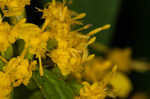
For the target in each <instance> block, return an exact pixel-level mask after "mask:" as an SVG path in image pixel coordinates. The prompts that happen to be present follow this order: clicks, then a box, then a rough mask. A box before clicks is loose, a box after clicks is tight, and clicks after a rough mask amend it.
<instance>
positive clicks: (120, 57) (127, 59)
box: [108, 48, 131, 72]
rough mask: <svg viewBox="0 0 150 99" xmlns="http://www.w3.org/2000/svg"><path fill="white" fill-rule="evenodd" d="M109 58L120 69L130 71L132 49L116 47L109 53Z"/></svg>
mask: <svg viewBox="0 0 150 99" xmlns="http://www.w3.org/2000/svg"><path fill="white" fill-rule="evenodd" d="M108 60H110V61H111V62H113V63H114V64H117V65H118V69H119V70H120V71H123V72H128V71H129V70H130V69H131V49H129V48H126V49H114V50H112V51H111V52H110V53H109V54H108Z"/></svg>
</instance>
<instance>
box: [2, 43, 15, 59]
mask: <svg viewBox="0 0 150 99" xmlns="http://www.w3.org/2000/svg"><path fill="white" fill-rule="evenodd" d="M1 54H2V56H3V57H4V58H5V59H7V60H8V59H10V58H11V57H12V56H13V47H12V45H11V46H10V47H8V48H7V50H6V51H4V52H2V53H1Z"/></svg>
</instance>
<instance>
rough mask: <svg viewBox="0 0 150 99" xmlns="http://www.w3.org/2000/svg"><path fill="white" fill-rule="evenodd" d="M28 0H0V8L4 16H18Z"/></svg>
mask: <svg viewBox="0 0 150 99" xmlns="http://www.w3.org/2000/svg"><path fill="white" fill-rule="evenodd" d="M29 4H30V0H0V8H1V9H2V11H3V13H4V15H5V16H20V15H22V13H23V12H24V10H25V5H29Z"/></svg>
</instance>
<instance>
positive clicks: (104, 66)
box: [82, 57, 113, 82]
mask: <svg viewBox="0 0 150 99" xmlns="http://www.w3.org/2000/svg"><path fill="white" fill-rule="evenodd" d="M112 66H113V65H112V63H111V62H110V61H108V60H104V59H102V58H98V57H96V58H94V59H92V60H91V61H89V62H88V63H87V64H86V65H85V69H84V72H83V73H82V76H83V78H84V79H86V80H89V81H93V82H95V81H100V80H102V79H103V77H105V75H107V74H108V72H110V70H111V68H112Z"/></svg>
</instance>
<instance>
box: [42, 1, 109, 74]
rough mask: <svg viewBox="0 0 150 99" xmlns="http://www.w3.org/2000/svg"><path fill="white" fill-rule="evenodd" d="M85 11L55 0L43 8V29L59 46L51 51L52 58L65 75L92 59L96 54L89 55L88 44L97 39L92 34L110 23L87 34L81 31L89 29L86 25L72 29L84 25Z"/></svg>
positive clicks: (76, 70) (79, 69)
mask: <svg viewBox="0 0 150 99" xmlns="http://www.w3.org/2000/svg"><path fill="white" fill-rule="evenodd" d="M84 16H85V13H81V14H77V13H75V12H73V11H71V10H69V9H68V7H67V6H66V5H65V3H60V2H56V1H55V0H53V2H52V3H50V4H49V5H48V8H47V9H44V10H43V18H45V19H46V20H45V23H44V25H43V27H42V30H47V31H49V33H50V38H52V39H56V40H57V42H58V47H57V48H56V49H55V50H52V51H51V52H50V53H49V56H50V57H51V58H52V60H53V61H54V62H55V63H56V64H57V65H58V67H59V68H60V70H61V72H62V74H63V75H68V74H70V73H72V72H78V71H81V69H82V64H83V63H84V62H86V61H88V60H90V59H91V58H92V57H93V56H94V55H88V50H87V46H88V45H89V44H91V43H93V42H94V41H95V39H96V38H95V37H93V38H91V37H90V36H91V35H93V34H95V33H96V32H99V31H101V30H104V29H107V28H109V25H107V26H105V27H102V28H98V29H96V30H94V31H92V32H90V33H88V34H87V35H83V34H81V33H80V31H81V30H84V29H87V28H88V27H89V26H90V25H86V26H84V27H82V28H80V29H77V30H72V29H71V28H72V27H73V26H75V25H82V22H80V21H79V19H82V18H83V17H84Z"/></svg>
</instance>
